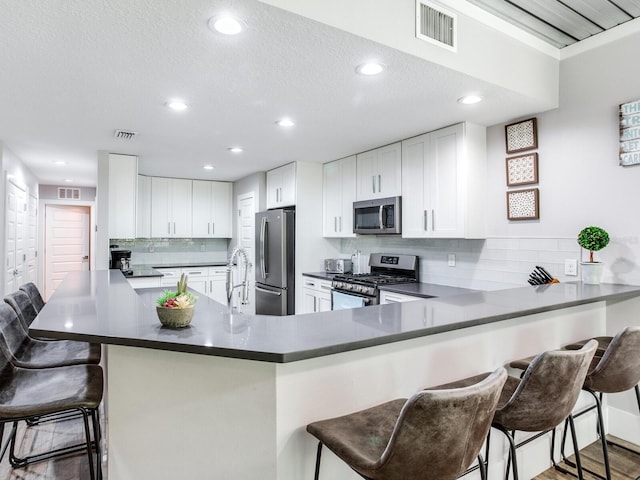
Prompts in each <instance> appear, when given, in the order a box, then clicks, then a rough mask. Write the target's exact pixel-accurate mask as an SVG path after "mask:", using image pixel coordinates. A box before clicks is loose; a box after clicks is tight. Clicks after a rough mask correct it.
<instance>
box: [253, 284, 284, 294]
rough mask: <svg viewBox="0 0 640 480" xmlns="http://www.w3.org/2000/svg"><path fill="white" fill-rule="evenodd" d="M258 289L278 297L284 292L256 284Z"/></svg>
mask: <svg viewBox="0 0 640 480" xmlns="http://www.w3.org/2000/svg"><path fill="white" fill-rule="evenodd" d="M256 290H257V291H259V292H263V293H270V294H271V295H276V296H278V297H280V296H281V295H282V292H274V291H273V290H267V289H264V288H261V287H259V286H258V285H256Z"/></svg>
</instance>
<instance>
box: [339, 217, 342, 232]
mask: <svg viewBox="0 0 640 480" xmlns="http://www.w3.org/2000/svg"><path fill="white" fill-rule="evenodd" d="M338 218H339V219H340V232H342V215H340V216H339V217H338Z"/></svg>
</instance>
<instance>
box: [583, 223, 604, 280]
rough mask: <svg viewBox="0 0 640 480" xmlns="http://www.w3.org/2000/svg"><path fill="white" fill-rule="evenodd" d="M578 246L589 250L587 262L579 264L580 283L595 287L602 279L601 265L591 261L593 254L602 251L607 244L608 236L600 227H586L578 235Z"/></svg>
mask: <svg viewBox="0 0 640 480" xmlns="http://www.w3.org/2000/svg"><path fill="white" fill-rule="evenodd" d="M578 244H579V245H580V246H581V247H582V248H584V249H586V250H589V261H588V262H580V265H581V267H582V282H583V283H588V284H591V285H597V284H599V283H600V279H601V278H602V268H603V263H602V262H596V261H595V260H594V259H593V252H597V251H598V250H602V249H603V248H604V247H606V246H607V245H608V244H609V234H608V233H607V232H606V231H605V230H604V229H603V228H600V227H593V226H591V227H586V228H584V229H582V231H581V232H580V233H579V234H578Z"/></svg>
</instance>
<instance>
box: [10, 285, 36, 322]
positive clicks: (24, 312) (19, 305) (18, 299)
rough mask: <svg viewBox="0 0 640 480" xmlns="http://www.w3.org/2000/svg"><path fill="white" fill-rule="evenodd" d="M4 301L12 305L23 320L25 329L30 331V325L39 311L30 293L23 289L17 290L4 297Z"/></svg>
mask: <svg viewBox="0 0 640 480" xmlns="http://www.w3.org/2000/svg"><path fill="white" fill-rule="evenodd" d="M4 301H5V302H7V303H8V304H9V305H11V308H13V310H14V311H15V312H16V315H18V318H19V319H20V321H21V322H22V326H23V327H24V329H25V331H26V332H28V331H29V326H30V325H31V324H32V323H33V321H34V320H35V318H36V316H37V315H38V313H37V312H36V309H35V308H34V307H33V303H31V299H30V298H29V295H27V294H26V293H24V292H23V291H22V290H16V291H15V292H12V293H10V294H8V295H7V296H6V297H4Z"/></svg>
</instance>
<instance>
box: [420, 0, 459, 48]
mask: <svg viewBox="0 0 640 480" xmlns="http://www.w3.org/2000/svg"><path fill="white" fill-rule="evenodd" d="M416 37H417V38H419V39H421V40H425V41H427V42H430V43H433V44H435V45H439V46H441V47H444V48H447V49H449V50H453V51H455V50H456V16H455V14H453V13H451V12H448V11H447V10H445V9H443V8H442V7H441V6H439V5H436V4H434V3H432V2H429V1H428V0H416Z"/></svg>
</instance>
